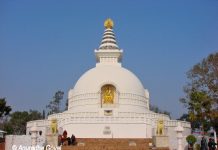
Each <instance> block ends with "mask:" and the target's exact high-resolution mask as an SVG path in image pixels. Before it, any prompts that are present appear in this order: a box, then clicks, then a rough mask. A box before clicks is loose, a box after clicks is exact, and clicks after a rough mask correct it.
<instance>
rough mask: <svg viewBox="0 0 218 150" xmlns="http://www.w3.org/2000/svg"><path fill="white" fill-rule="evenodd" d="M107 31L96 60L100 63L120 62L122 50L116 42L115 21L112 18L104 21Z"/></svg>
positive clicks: (97, 51) (96, 51)
mask: <svg viewBox="0 0 218 150" xmlns="http://www.w3.org/2000/svg"><path fill="white" fill-rule="evenodd" d="M104 27H105V31H104V34H103V38H102V41H101V44H100V46H99V48H98V49H97V50H95V53H96V60H97V62H100V63H108V62H110V63H111V62H115V63H117V62H120V61H121V58H122V52H123V51H122V50H121V49H120V48H119V46H118V45H117V42H116V38H115V34H114V32H113V27H114V22H113V21H112V19H107V20H105V22H104Z"/></svg>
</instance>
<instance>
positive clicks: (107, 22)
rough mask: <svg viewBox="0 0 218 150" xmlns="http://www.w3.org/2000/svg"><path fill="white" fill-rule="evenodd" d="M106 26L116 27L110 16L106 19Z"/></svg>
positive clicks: (109, 27)
mask: <svg viewBox="0 0 218 150" xmlns="http://www.w3.org/2000/svg"><path fill="white" fill-rule="evenodd" d="M104 27H105V28H106V29H112V28H113V27H114V22H113V20H112V19H110V18H108V19H107V20H105V22H104Z"/></svg>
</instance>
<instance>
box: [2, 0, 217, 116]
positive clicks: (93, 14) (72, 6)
mask: <svg viewBox="0 0 218 150" xmlns="http://www.w3.org/2000/svg"><path fill="white" fill-rule="evenodd" d="M108 17H110V18H112V19H113V20H114V22H115V28H114V31H115V34H116V37H117V42H118V45H119V47H120V48H122V49H123V50H124V57H123V66H124V67H126V68H128V69H129V70H131V71H132V72H134V73H135V74H136V75H137V76H138V77H139V79H140V80H141V81H142V83H143V85H144V87H145V88H147V89H148V90H149V91H150V97H151V99H150V102H151V103H152V104H154V105H157V106H159V107H160V108H161V109H164V110H168V111H170V112H171V114H172V116H173V118H177V117H179V116H180V115H181V114H182V113H183V112H185V109H184V108H183V106H182V105H181V104H180V103H179V98H180V97H183V96H184V93H183V86H184V85H185V84H186V82H187V78H186V74H185V73H186V72H187V71H188V70H189V69H190V68H191V67H192V66H193V65H194V64H196V63H198V62H200V61H201V60H202V59H203V58H204V57H206V56H207V55H208V54H210V53H214V52H217V51H218V0H144V1H142V0H135V1H128V0H125V1H124V0H123V1H122V0H120V1H117V0H114V1H113V0H110V1H103V0H91V1H88V0H78V1H72V0H65V1H55V0H46V1H45V0H37V1H30V0H26V1H24V0H17V1H6V0H2V1H0V97H6V98H7V101H8V103H9V105H11V106H12V108H13V110H14V111H15V110H20V111H21V110H29V109H37V110H40V111H42V110H43V109H44V108H45V105H46V104H48V102H49V100H51V98H52V96H53V95H54V93H55V91H57V90H59V89H60V90H63V91H64V92H65V98H66V96H67V92H68V90H69V89H70V88H72V87H74V85H75V83H76V81H77V80H78V78H79V77H80V76H81V75H82V74H83V73H84V72H85V71H86V70H88V69H90V68H92V67H94V66H95V56H94V49H95V48H98V46H99V44H100V41H101V38H102V34H103V31H104V27H103V22H104V20H105V19H106V18H108Z"/></svg>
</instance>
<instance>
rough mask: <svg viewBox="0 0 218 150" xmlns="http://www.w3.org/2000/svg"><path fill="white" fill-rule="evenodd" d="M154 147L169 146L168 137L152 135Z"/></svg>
mask: <svg viewBox="0 0 218 150" xmlns="http://www.w3.org/2000/svg"><path fill="white" fill-rule="evenodd" d="M152 140H153V144H154V145H155V147H169V138H168V136H165V135H157V136H153V137H152Z"/></svg>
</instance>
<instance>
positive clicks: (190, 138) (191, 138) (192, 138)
mask: <svg viewBox="0 0 218 150" xmlns="http://www.w3.org/2000/svg"><path fill="white" fill-rule="evenodd" d="M186 141H187V142H188V144H190V145H194V144H195V142H196V141H197V139H196V137H195V136H194V135H189V136H187V137H186Z"/></svg>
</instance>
